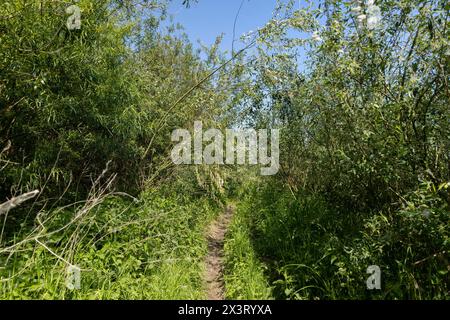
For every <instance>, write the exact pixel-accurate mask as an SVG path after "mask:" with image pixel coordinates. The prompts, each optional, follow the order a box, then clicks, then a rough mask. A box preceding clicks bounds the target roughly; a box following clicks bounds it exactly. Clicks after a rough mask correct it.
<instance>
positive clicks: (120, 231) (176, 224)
mask: <svg viewBox="0 0 450 320" xmlns="http://www.w3.org/2000/svg"><path fill="white" fill-rule="evenodd" d="M87 206H89V209H88V210H85V209H86V208H87ZM220 210H221V208H220V204H219V203H218V202H213V201H211V200H210V199H208V198H207V197H204V196H186V195H183V194H179V193H174V192H173V191H170V190H168V189H167V188H166V189H165V190H161V189H160V190H154V191H146V192H145V193H143V194H142V195H141V196H140V197H139V199H136V200H129V199H123V197H121V196H114V195H105V196H104V197H102V198H100V199H98V201H96V203H95V205H92V206H91V205H89V204H88V203H85V204H82V205H74V206H73V207H68V208H65V209H62V208H60V209H58V210H54V211H49V212H42V213H41V219H42V220H45V222H44V225H43V226H42V227H39V226H36V228H35V229H34V230H33V232H32V233H31V234H27V235H22V234H16V235H15V237H16V238H17V239H20V241H16V243H15V245H14V246H12V247H9V248H2V249H1V254H0V261H1V265H2V266H4V267H3V268H2V269H0V275H1V278H2V282H1V284H0V297H1V299H202V298H205V288H204V282H203V278H202V275H203V271H204V265H203V260H204V256H205V254H206V252H207V245H206V240H205V236H204V235H205V232H204V231H205V227H206V225H207V224H208V223H209V222H210V221H211V220H212V219H213V218H214V217H215V215H216V214H218V213H219V212H220ZM65 225H67V227H66V228H64V229H62V227H61V226H65ZM69 261H70V264H71V265H75V266H77V267H79V268H80V269H81V273H80V275H81V283H80V288H79V290H69V289H68V287H67V286H66V281H67V280H68V273H67V272H68V262H69Z"/></svg>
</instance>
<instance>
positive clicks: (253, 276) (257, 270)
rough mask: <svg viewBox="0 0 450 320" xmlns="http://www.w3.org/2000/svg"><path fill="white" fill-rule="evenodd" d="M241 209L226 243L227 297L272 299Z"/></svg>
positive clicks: (263, 267)
mask: <svg viewBox="0 0 450 320" xmlns="http://www.w3.org/2000/svg"><path fill="white" fill-rule="evenodd" d="M242 213H243V210H242V207H241V206H238V207H237V208H236V212H235V215H234V218H233V221H232V223H231V226H230V229H229V231H228V234H227V237H226V241H225V246H224V250H225V261H226V264H225V274H224V279H225V287H226V289H227V290H226V298H227V299H234V300H236V299H237V300H240V299H244V300H258V299H272V293H271V288H270V286H269V283H268V281H267V279H266V277H265V275H264V271H265V270H266V266H265V265H264V264H263V263H262V262H261V261H260V260H259V259H258V257H257V256H256V255H255V251H254V249H253V248H252V243H251V238H250V237H251V233H250V230H249V229H248V223H247V222H246V221H245V219H246V218H245V216H243V215H242Z"/></svg>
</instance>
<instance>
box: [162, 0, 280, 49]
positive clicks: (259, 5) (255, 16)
mask: <svg viewBox="0 0 450 320" xmlns="http://www.w3.org/2000/svg"><path fill="white" fill-rule="evenodd" d="M241 4H242V8H241V10H240V13H239V16H238V19H237V21H236V40H237V42H235V50H236V49H239V48H241V44H240V43H239V38H240V36H241V35H242V34H243V33H247V32H249V31H251V30H256V29H258V28H259V27H262V26H263V25H264V24H265V23H266V22H268V21H269V20H270V18H271V17H272V12H273V10H274V9H275V5H276V0H199V1H198V3H193V4H192V5H191V7H190V8H189V9H186V8H185V7H184V6H183V5H182V0H174V1H172V3H171V5H170V7H169V14H171V15H173V17H174V22H178V23H180V24H181V25H183V26H184V28H185V32H186V33H187V34H188V35H189V38H190V40H191V42H192V43H194V44H196V43H197V40H200V41H201V42H202V43H203V44H205V45H207V46H210V45H212V44H213V43H214V41H215V40H216V37H217V36H218V35H220V34H221V33H224V38H223V42H222V46H221V48H222V50H228V51H229V52H230V51H231V46H232V42H233V25H234V20H235V17H236V15H237V13H238V11H239V7H240V6H241Z"/></svg>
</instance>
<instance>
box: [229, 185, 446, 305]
mask: <svg viewBox="0 0 450 320" xmlns="http://www.w3.org/2000/svg"><path fill="white" fill-rule="evenodd" d="M240 199H241V202H240V205H239V206H238V209H237V211H236V215H237V216H236V220H235V223H236V225H234V228H232V229H231V234H230V235H229V237H228V241H227V245H226V251H227V257H228V263H229V264H228V267H227V271H226V274H227V276H226V283H227V290H228V293H229V295H230V297H231V298H243V299H254V298H261V297H267V295H266V293H265V292H268V291H267V290H270V292H271V296H272V297H273V298H276V299H448V298H449V287H448V283H449V270H448V265H449V261H448V253H447V251H446V250H448V248H449V241H450V224H449V215H448V207H446V205H445V204H443V203H442V202H440V201H439V200H438V198H437V196H436V194H435V193H433V191H432V190H428V189H427V188H426V187H424V189H423V190H419V191H418V192H416V193H414V194H412V195H411V197H410V202H408V206H406V207H404V208H401V209H398V210H393V211H392V212H356V211H343V210H336V209H335V208H333V207H332V206H331V205H330V203H329V202H327V201H326V199H325V198H323V197H321V196H320V195H317V194H316V195H314V194H312V195H311V194H309V195H308V194H302V193H292V192H291V191H290V190H289V189H287V188H285V187H283V186H282V185H280V184H277V183H276V182H274V181H271V182H269V183H265V184H262V185H260V186H253V187H252V188H246V189H245V191H243V193H242V194H241V196H240ZM425 199H426V200H425ZM427 201H437V202H438V203H440V204H441V206H438V205H437V206H436V207H435V209H432V210H431V211H425V214H424V209H421V205H423V204H424V202H427ZM371 265H378V266H379V267H380V269H381V272H382V289H381V290H375V291H371V290H367V287H366V279H367V278H368V277H369V274H367V273H366V269H367V267H368V266H371ZM242 274H245V276H242Z"/></svg>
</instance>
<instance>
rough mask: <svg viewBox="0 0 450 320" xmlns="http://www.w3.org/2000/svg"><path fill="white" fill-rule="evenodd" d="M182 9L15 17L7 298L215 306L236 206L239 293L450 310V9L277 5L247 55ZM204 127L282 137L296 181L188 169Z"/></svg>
mask: <svg viewBox="0 0 450 320" xmlns="http://www.w3.org/2000/svg"><path fill="white" fill-rule="evenodd" d="M169 2H170V1H169V0H167V1H166V0H143V1H137V0H126V1H122V0H96V1H93V0H80V1H79V2H77V6H78V9H80V11H81V12H82V20H81V26H80V28H79V29H70V28H68V27H67V25H66V23H67V19H68V18H69V17H68V15H67V14H66V9H67V5H68V4H67V3H65V2H62V1H53V0H51V1H50V0H29V1H22V0H9V1H6V2H5V4H2V5H1V6H0V18H1V19H0V298H3V299H25V298H32V299H37V298H47V299H54V298H60V299H87V298H92V299H171V298H173V299H199V298H204V297H205V293H204V287H203V280H202V272H203V271H202V268H203V257H204V256H205V254H206V250H207V246H206V242H205V241H206V240H205V235H204V230H205V226H206V225H207V224H208V222H209V221H211V219H212V218H213V217H214V216H215V215H216V214H217V213H218V212H219V211H220V210H221V205H222V204H225V203H226V202H227V201H228V199H231V201H234V202H235V203H236V206H237V210H236V215H235V217H234V220H233V222H232V225H231V228H230V232H229V234H228V235H227V239H226V243H225V258H226V259H225V260H226V261H225V275H224V279H225V282H226V288H227V292H226V295H227V297H228V298H235V299H264V298H267V299H448V298H449V282H450V281H449V270H450V267H449V266H450V265H449V259H450V258H449V257H450V255H449V250H450V242H449V225H450V223H449V212H450V208H449V206H450V153H449V150H450V125H449V119H450V108H449V105H450V93H449V87H448V83H449V79H450V78H449V71H450V43H449V41H448V39H449V33H450V27H449V21H450V6H449V4H448V1H443V0H401V1H391V0H389V1H382V2H381V1H380V2H379V3H378V2H377V6H376V8H375V6H374V1H344V0H334V1H311V2H308V6H305V7H301V8H299V7H298V6H297V4H298V3H297V1H294V0H290V1H279V2H277V5H276V8H275V10H274V12H273V17H272V19H271V20H270V21H268V22H267V24H266V25H264V26H263V27H261V28H259V29H258V30H256V31H253V32H251V33H249V34H247V35H245V36H243V37H242V39H241V41H240V47H242V48H244V49H243V50H240V51H237V52H238V54H236V55H234V53H236V51H235V50H234V49H235V48H233V50H232V51H233V52H231V55H230V52H221V51H220V50H219V48H220V44H221V41H222V38H221V37H220V36H219V37H218V38H217V40H216V42H215V43H214V44H213V45H212V46H211V47H204V46H199V49H195V47H194V46H193V45H192V44H191V43H190V41H189V40H188V38H187V36H186V35H185V34H183V31H182V30H181V29H179V28H178V27H176V26H174V25H172V24H171V23H170V22H168V19H167V8H168V4H169ZM194 2H197V1H187V0H186V1H183V2H182V3H183V4H186V5H189V3H194ZM72 9H73V8H72ZM192 10H195V8H194V9H192ZM375 13H377V14H378V16H374V15H375ZM368 17H369V18H368ZM375 18H376V19H375ZM369 19H370V20H371V21H372V22H373V21H374V19H375V20H377V19H378V25H377V26H376V27H374V28H372V27H369V25H368V20H369ZM308 35H312V36H308ZM233 44H234V42H233ZM236 45H237V43H236ZM236 49H237V46H236ZM230 56H231V57H232V58H231V59H230V58H229V57H230ZM195 121H202V123H203V125H204V128H205V129H206V128H217V129H221V130H224V129H226V128H248V127H250V128H253V129H255V130H256V129H280V137H281V138H280V143H279V151H280V154H279V156H280V157H279V159H280V161H279V171H278V172H277V174H276V175H275V176H274V177H271V178H266V179H262V178H261V177H258V178H255V176H254V173H253V171H252V169H251V168H248V167H246V166H244V167H242V168H237V167H236V166H231V165H228V164H229V162H228V161H226V163H227V165H224V164H223V163H220V161H217V162H216V163H215V165H212V166H206V165H196V166H192V167H189V166H176V165H175V164H174V163H173V161H172V159H171V150H172V147H173V145H174V143H175V141H172V139H171V138H172V132H173V131H174V130H175V129H179V128H184V129H186V130H190V129H192V128H193V125H194V122H195ZM204 142H205V143H206V141H204ZM223 144H224V143H222V147H224V146H223ZM218 145H219V147H220V143H218ZM260 147H261V146H260ZM219 149H220V148H219ZM262 149H263V148H261V149H260V151H261V150H262ZM216 151H217V150H216ZM215 153H216V155H217V154H218V153H219V152H215ZM227 157H228V156H227ZM197 160H198V159H196V161H195V163H197V164H198V162H199V161H197ZM201 160H205V159H203V158H202V159H201ZM227 160H228V159H227ZM258 160H260V161H259V162H261V154H259V159H258ZM200 162H201V161H200ZM277 167H278V166H277ZM33 190H34V192H33ZM29 192H32V194H33V195H34V196H35V197H34V198H33V200H31V199H28V200H29V201H26V202H24V203H20V205H18V204H17V203H16V202H15V201H17V199H20V197H21V196H23V195H24V194H25V195H27V194H29ZM370 265H377V266H379V267H380V269H381V272H382V277H381V279H382V289H381V290H374V291H368V290H367V289H366V279H367V278H368V274H367V273H366V270H367V267H368V266H370ZM70 266H79V267H80V268H81V286H80V289H79V290H70V289H68V288H67V286H66V285H65V281H66V280H67V268H68V267H70Z"/></svg>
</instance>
